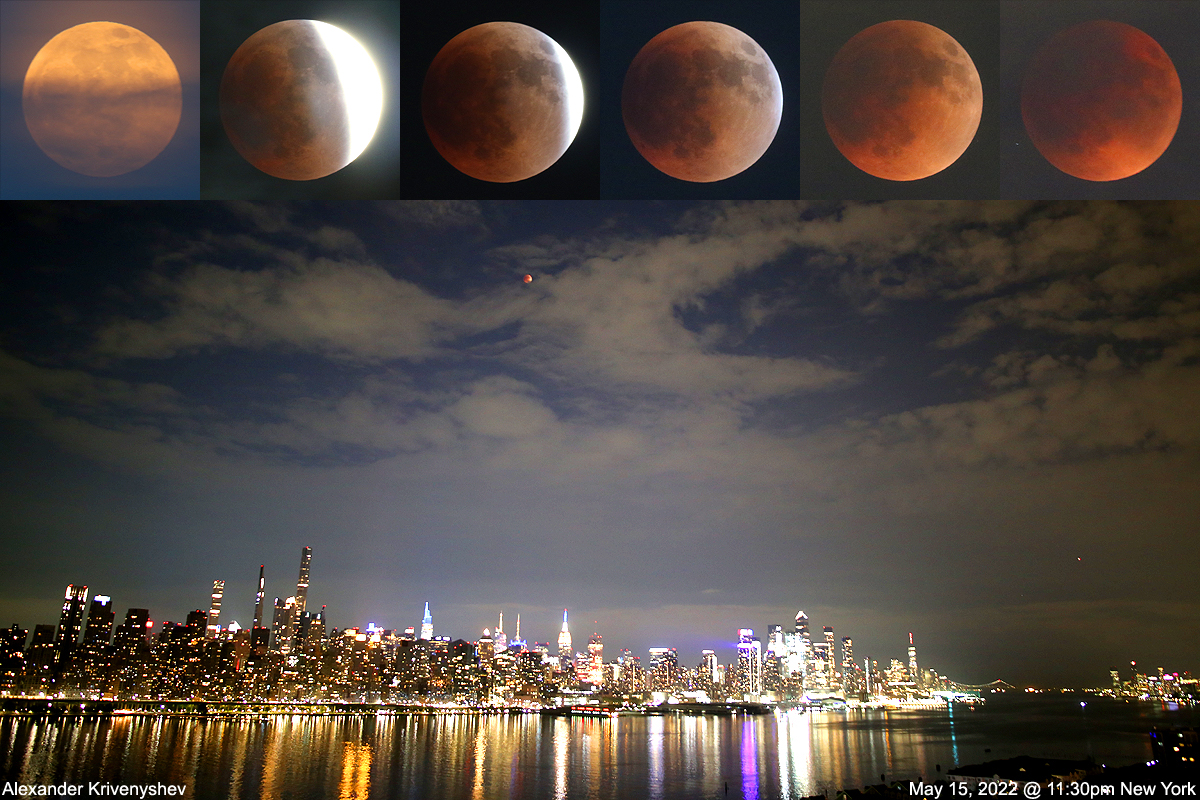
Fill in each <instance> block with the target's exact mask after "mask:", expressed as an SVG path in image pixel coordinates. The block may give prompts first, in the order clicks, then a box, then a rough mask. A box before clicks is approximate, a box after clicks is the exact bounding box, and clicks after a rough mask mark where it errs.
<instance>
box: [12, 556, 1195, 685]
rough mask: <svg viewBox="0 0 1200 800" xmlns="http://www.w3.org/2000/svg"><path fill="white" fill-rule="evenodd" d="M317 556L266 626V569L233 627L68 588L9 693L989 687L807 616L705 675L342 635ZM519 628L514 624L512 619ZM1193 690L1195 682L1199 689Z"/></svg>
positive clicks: (595, 643) (555, 650)
mask: <svg viewBox="0 0 1200 800" xmlns="http://www.w3.org/2000/svg"><path fill="white" fill-rule="evenodd" d="M311 563H312V548H309V547H305V548H303V549H302V550H301V556H300V572H299V577H298V579H297V582H296V593H295V594H294V595H292V596H290V597H287V598H275V601H274V607H273V609H271V611H272V614H271V619H270V621H269V624H268V620H267V619H266V617H265V614H266V611H267V606H266V597H265V569H266V567H265V566H260V567H259V576H258V592H257V594H256V596H255V608H254V620H253V624H252V625H251V626H249V627H241V626H239V625H238V624H237V623H236V622H231V623H229V624H227V625H222V623H221V614H222V607H223V605H224V602H225V582H224V581H221V580H217V581H213V586H212V593H211V596H210V598H209V608H208V609H207V610H204V609H202V608H198V609H196V610H194V611H192V612H191V613H189V614H188V615H187V619H186V621H185V622H182V623H180V622H166V623H164V624H162V625H161V626H159V627H158V628H155V626H154V622H153V621H152V620H151V618H150V612H149V611H148V610H147V609H144V608H131V609H129V610H128V611H127V612H126V614H125V619H124V621H123V622H122V623H121V624H119V625H117V624H116V613H115V609H114V607H113V604H112V600H111V598H109V597H108V596H106V595H100V594H97V595H94V596H92V597H91V599H90V602H89V598H88V588H87V587H86V586H80V585H76V584H72V585H69V586H67V588H66V593H65V595H64V598H63V606H62V613H61V616H60V619H59V624H58V626H57V627H55V626H53V625H38V626H36V627H35V628H34V630H33V632H32V636H30V633H29V631H27V630H25V629H22V628H20V627H19V626H18V625H15V624H14V625H13V626H12V627H11V628H9V629H7V630H0V694H5V695H17V696H38V697H80V698H89V699H102V698H111V699H117V700H203V701H218V702H237V701H247V702H259V701H291V702H352V703H362V702H381V703H417V704H430V705H437V704H458V705H475V706H490V707H497V706H499V707H503V706H523V707H552V706H588V705H610V706H611V705H630V704H640V705H661V704H664V703H665V704H675V703H729V702H736V703H803V704H809V705H811V704H821V705H833V706H837V705H841V704H852V705H853V704H873V703H886V704H891V703H901V704H903V703H930V702H945V701H947V700H950V699H969V698H970V696H971V695H972V694H974V695H978V692H972V691H971V690H974V689H978V688H980V687H965V686H962V685H960V684H956V683H953V682H951V681H950V680H949V679H947V678H945V677H944V676H941V675H939V674H938V673H937V672H935V671H934V670H931V669H928V668H924V667H922V666H920V665H919V664H918V661H917V649H916V646H915V644H914V642H913V637H912V634H911V633H910V634H909V641H908V658H907V661H901V660H899V659H892V660H891V661H890V663H889V664H888V665H887V666H886V667H881V666H880V664H879V663H878V662H876V661H872V660H870V659H866V658H864V659H862V660H861V661H859V660H858V659H856V657H855V653H854V642H853V640H852V639H851V638H850V637H849V636H843V637H842V638H841V639H840V640H839V639H837V638H836V637H835V635H834V631H833V628H832V627H829V626H825V627H824V628H823V629H822V630H821V634H820V635H819V636H816V637H814V636H813V633H812V630H811V629H810V626H809V619H808V616H807V615H806V614H805V613H804V612H803V611H801V612H800V613H798V614H797V615H796V618H795V621H794V624H793V626H792V628H791V630H784V628H783V626H782V625H769V626H767V629H766V632H767V635H766V639H765V641H764V640H763V639H762V638H760V637H759V636H757V635H755V633H754V631H753V630H752V629H750V628H742V629H740V630H738V632H737V641H736V643H735V644H736V653H737V655H736V658H735V659H734V660H732V661H731V662H730V663H728V664H721V663H720V662H719V660H718V658H717V653H716V651H713V650H704V651H703V652H702V653H701V657H700V662H699V663H698V664H697V665H696V666H695V667H694V668H693V667H689V666H686V665H684V664H682V663H680V660H679V653H678V650H677V649H676V648H674V647H651V648H650V649H649V653H648V654H647V657H646V659H645V660H643V659H642V657H641V656H640V655H634V654H633V653H632V652H631V651H629V650H621V651H620V652H619V653H618V654H616V656H615V658H613V657H611V655H612V654H611V651H610V658H609V659H608V660H605V653H604V640H603V637H602V636H601V635H600V634H599V633H598V632H593V633H592V634H591V635H590V636H588V637H587V643H586V647H584V646H583V645H582V642H581V643H580V648H579V649H576V647H575V642H576V640H575V639H574V638H573V637H572V635H571V630H570V626H569V620H568V613H567V610H566V609H564V610H563V619H562V628H561V629H560V631H559V634H558V641H557V642H556V643H555V644H554V645H553V646H552V645H551V643H549V642H532V643H531V642H527V641H526V640H525V639H524V638H522V636H521V618H520V615H517V617H516V619H515V628H514V630H513V634H512V636H511V637H510V636H509V635H508V633H506V631H505V625H504V613H503V612H500V613H499V615H498V619H497V623H496V627H495V628H494V629H493V628H484V629H483V632H482V635H480V636H479V638H478V639H475V640H468V639H453V638H451V637H450V636H445V635H435V633H434V624H433V614H432V613H431V611H430V608H429V604H428V603H426V604H425V609H424V613H423V616H422V620H421V624H420V627H419V629H418V628H417V627H415V626H414V627H409V628H406V629H404V630H402V631H401V630H392V629H382V628H379V627H377V626H375V625H374V624H373V623H372V624H368V625H367V626H366V627H365V628H343V629H341V630H339V629H337V628H333V629H329V628H328V626H327V624H326V619H325V607H324V606H322V607H321V608H320V610H318V611H314V610H311V609H310V608H309V605H308V590H309V575H310V569H311ZM510 619H511V618H510ZM1187 680H1190V679H1189V678H1187V676H1186V675H1185V677H1184V678H1182V679H1181V678H1179V676H1174V675H1165V674H1164V673H1163V672H1162V670H1159V674H1158V676H1157V677H1156V676H1146V675H1141V674H1138V675H1135V676H1134V678H1133V679H1132V680H1131V681H1126V682H1124V683H1121V682H1119V679H1118V676H1117V673H1116V671H1115V670H1114V672H1113V681H1114V692H1115V693H1119V694H1122V695H1129V694H1133V695H1138V696H1155V697H1158V696H1164V697H1165V696H1170V695H1171V693H1172V692H1173V691H1175V690H1176V689H1177V688H1178V687H1180V686H1182V685H1184V684H1185V682H1186V681H1187ZM1191 684H1192V688H1193V689H1194V684H1195V681H1191Z"/></svg>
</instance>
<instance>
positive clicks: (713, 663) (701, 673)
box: [696, 650, 717, 690]
mask: <svg viewBox="0 0 1200 800" xmlns="http://www.w3.org/2000/svg"><path fill="white" fill-rule="evenodd" d="M716 673H717V653H716V651H715V650H702V651H700V666H698V667H697V668H696V680H697V681H698V682H699V684H700V688H701V689H709V690H711V689H712V685H713V683H714V681H715V679H716V678H715V676H716Z"/></svg>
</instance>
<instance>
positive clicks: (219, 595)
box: [206, 581, 225, 639]
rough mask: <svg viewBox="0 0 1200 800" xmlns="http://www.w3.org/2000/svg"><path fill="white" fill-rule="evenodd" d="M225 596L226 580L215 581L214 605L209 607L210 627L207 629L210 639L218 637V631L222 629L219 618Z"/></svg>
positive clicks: (213, 590) (213, 589) (213, 591)
mask: <svg viewBox="0 0 1200 800" xmlns="http://www.w3.org/2000/svg"><path fill="white" fill-rule="evenodd" d="M224 597H225V581H213V588H212V605H210V606H209V607H208V628H207V631H206V633H207V636H208V638H210V639H215V638H217V631H219V630H221V624H220V622H219V620H220V617H221V600H222V599H224Z"/></svg>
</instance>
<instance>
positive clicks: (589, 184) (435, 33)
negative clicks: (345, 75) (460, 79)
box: [400, 0, 620, 199]
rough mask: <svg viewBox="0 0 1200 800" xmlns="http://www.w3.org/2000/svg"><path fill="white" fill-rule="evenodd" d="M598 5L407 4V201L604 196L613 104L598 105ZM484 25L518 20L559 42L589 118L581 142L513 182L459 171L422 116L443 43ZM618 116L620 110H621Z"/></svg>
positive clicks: (579, 137)
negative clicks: (602, 135) (605, 146)
mask: <svg viewBox="0 0 1200 800" xmlns="http://www.w3.org/2000/svg"><path fill="white" fill-rule="evenodd" d="M600 8H601V7H600V6H599V5H598V4H594V3H580V4H574V3H563V2H516V3H497V2H457V0H447V1H446V2H433V3H420V4H418V3H406V4H405V6H404V13H403V19H404V25H403V29H402V30H401V49H402V51H403V53H404V72H403V75H402V76H401V79H400V81H401V82H400V99H401V111H400V115H401V126H402V127H401V130H402V135H401V149H402V152H403V154H404V157H403V159H402V162H401V174H402V176H403V187H404V197H406V198H417V199H424V198H433V199H457V198H473V199H474V198H481V199H482V198H530V199H542V198H545V199H587V198H595V197H598V196H599V180H600V168H601V167H600V162H599V159H598V144H599V130H600V128H599V125H598V121H599V120H600V118H601V117H602V116H603V115H606V114H610V113H612V109H610V108H608V107H606V106H604V105H602V104H601V103H600V102H598V100H597V97H596V95H595V87H596V85H597V82H598V81H599V76H600V68H599V64H598V57H599V52H600V49H601V46H602V44H601V40H600V37H599V35H598V25H599V19H600ZM485 22H518V23H520V24H522V25H528V26H529V27H531V28H536V29H537V30H539V31H541V32H542V33H544V34H546V35H547V36H549V37H550V38H551V39H553V40H554V41H556V42H558V44H559V45H560V46H562V48H563V49H564V50H566V51H567V55H569V56H570V57H571V61H572V62H573V63H574V64H575V68H576V69H577V70H579V77H580V80H582V81H583V93H584V98H583V120H582V121H581V122H580V125H579V132H578V133H577V134H576V135H575V141H573V142H572V143H571V146H570V147H568V148H567V151H566V152H565V153H563V154H562V156H561V157H560V158H559V159H558V161H556V162H555V163H554V164H552V165H551V166H550V167H549V168H547V169H546V170H545V171H544V172H541V173H539V174H537V175H534V176H532V177H530V178H526V179H525V180H522V181H516V182H513V183H490V182H488V181H481V180H478V179H476V178H472V177H470V176H468V175H465V174H463V173H462V172H459V171H458V170H457V169H455V168H454V167H452V166H451V165H450V163H449V162H447V161H446V160H445V159H444V158H442V156H441V154H440V153H438V151H437V150H436V149H434V146H433V143H432V142H430V140H429V136H428V134H427V133H426V132H425V123H424V121H423V120H422V117H421V87H422V85H423V84H424V82H425V73H426V72H427V71H428V69H429V65H430V63H431V62H432V61H433V59H434V57H435V56H436V55H437V54H438V51H440V50H441V49H442V47H443V46H445V44H446V43H447V42H448V41H450V40H451V39H453V38H454V37H455V36H457V35H458V34H460V33H462V32H463V31H464V30H466V29H467V28H471V27H474V26H475V25H481V24H483V23H485ZM616 113H617V115H618V116H620V109H619V107H618V109H617V111H616Z"/></svg>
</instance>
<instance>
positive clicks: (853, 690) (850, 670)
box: [842, 636, 862, 694]
mask: <svg viewBox="0 0 1200 800" xmlns="http://www.w3.org/2000/svg"><path fill="white" fill-rule="evenodd" d="M860 677H861V676H860V675H859V672H858V664H856V663H854V640H853V639H851V638H850V637H849V636H843V637H842V687H843V688H844V689H845V690H846V692H848V693H850V694H858V693H859V692H860V691H862V681H860V680H859V678H860Z"/></svg>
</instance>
